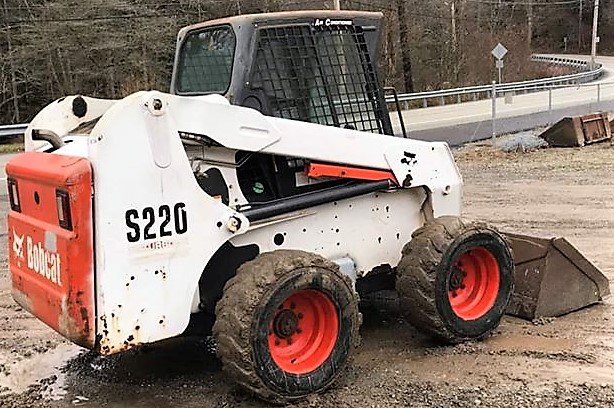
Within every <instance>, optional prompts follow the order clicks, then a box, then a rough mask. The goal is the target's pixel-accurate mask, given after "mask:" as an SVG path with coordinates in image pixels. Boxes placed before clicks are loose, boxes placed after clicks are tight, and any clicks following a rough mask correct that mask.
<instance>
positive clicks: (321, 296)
mask: <svg viewBox="0 0 614 408" xmlns="http://www.w3.org/2000/svg"><path fill="white" fill-rule="evenodd" d="M359 326H360V315H359V312H358V298H357V295H356V294H355V292H354V289H353V286H352V284H351V281H350V280H349V278H347V277H346V276H344V275H343V274H341V272H340V271H339V268H338V266H337V265H336V264H334V263H332V262H330V261H328V260H326V259H324V258H322V257H320V256H318V255H315V254H311V253H307V252H302V251H288V250H279V251H273V252H268V253H264V254H261V255H259V256H258V257H256V258H255V259H254V260H252V261H249V262H246V263H245V264H243V265H242V266H241V267H240V268H239V269H238V271H237V274H236V276H235V277H233V278H232V279H230V280H229V281H228V282H227V283H226V286H225V287H224V294H223V296H222V299H221V300H220V301H219V302H218V304H217V306H216V322H215V324H214V326H213V335H214V337H215V339H216V340H217V344H218V356H219V357H220V359H221V360H222V364H223V369H224V371H225V372H226V373H227V374H228V375H229V376H230V377H232V378H233V379H234V380H235V381H236V382H237V383H238V384H239V385H241V386H242V387H244V388H246V389H248V390H249V391H251V392H253V393H254V394H256V395H257V396H259V397H261V398H263V399H265V400H268V401H271V402H275V403H289V402H292V401H294V400H297V399H300V398H302V397H305V396H307V395H309V394H313V393H317V392H320V391H323V390H324V389H326V388H327V387H329V386H330V385H331V384H332V382H333V381H334V380H335V378H336V377H337V375H338V374H339V372H340V371H341V369H342V368H343V366H344V364H345V362H346V361H347V359H348V356H349V355H350V352H351V351H352V349H354V348H355V347H356V346H357V345H358V342H359V335H358V329H359Z"/></svg>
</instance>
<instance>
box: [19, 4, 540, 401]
mask: <svg viewBox="0 0 614 408" xmlns="http://www.w3.org/2000/svg"><path fill="white" fill-rule="evenodd" d="M381 17H382V16H381V14H379V13H363V12H360V13H359V12H326V11H311V12H293V13H275V14H267V15H249V16H240V17H233V18H228V19H225V20H217V21H213V22H208V23H204V24H198V25H195V26H191V27H188V28H185V29H183V30H182V31H181V32H180V33H179V37H178V47H177V56H176V64H175V69H174V74H173V80H172V86H171V93H170V94H166V93H161V92H157V91H149V92H138V93H135V94H132V95H130V96H128V97H126V98H124V99H122V100H118V101H108V100H100V99H93V98H87V97H82V96H72V97H67V98H63V99H60V100H58V101H56V102H53V103H51V104H50V105H48V106H47V107H46V108H44V109H43V110H42V111H41V112H40V113H39V114H38V115H37V116H36V117H35V118H34V120H33V121H32V122H31V124H30V126H29V127H28V129H27V131H26V136H25V144H26V150H27V152H26V153H23V154H21V155H19V156H17V157H15V158H14V159H13V160H11V162H10V163H9V164H8V165H7V174H8V189H9V200H10V212H9V215H8V231H9V253H10V255H9V263H10V271H11V276H12V282H13V296H14V298H15V300H16V301H17V302H18V303H19V304H20V305H22V306H23V307H24V308H25V309H27V310H29V311H30V312H32V313H33V314H34V315H36V316H37V317H38V318H39V319H41V320H42V321H44V322H45V323H47V324H48V325H49V326H51V327H52V328H53V329H55V330H56V331H58V332H59V333H61V334H62V335H64V336H65V337H67V338H68V339H70V340H72V341H73V342H75V343H77V344H79V345H81V346H83V347H86V348H89V349H93V350H96V351H97V352H99V353H101V354H103V355H110V354H113V353H118V352H122V351H125V350H128V349H131V348H134V347H137V346H139V345H142V344H146V343H152V342H156V341H159V340H163V339H167V338H171V337H174V336H178V335H181V334H183V333H185V332H186V331H187V330H199V331H200V332H202V333H212V334H213V336H214V337H215V339H216V341H217V352H218V354H219V356H220V358H221V360H222V362H223V365H224V369H225V371H226V372H227V373H228V374H229V375H230V376H231V377H232V378H233V379H234V380H235V381H236V382H238V383H239V384H240V385H242V386H243V387H244V388H246V389H247V390H250V391H252V392H253V393H255V394H256V395H258V396H260V397H262V398H265V399H268V400H271V401H275V402H290V401H293V400H296V399H299V398H302V397H304V396H306V395H309V394H311V393H314V392H319V391H322V390H324V389H326V388H327V387H328V386H329V385H330V384H331V383H332V382H333V380H334V379H335V378H336V376H337V375H338V374H339V373H340V371H341V370H342V368H343V366H344V363H345V362H346V360H347V358H348V356H349V355H350V353H351V352H352V350H353V349H354V348H355V347H356V346H357V345H358V342H359V335H358V330H359V327H360V323H361V315H360V313H359V309H358V300H359V297H360V296H364V295H366V294H368V293H370V292H373V291H378V290H382V289H390V288H393V289H394V288H396V290H397V291H398V293H399V296H400V303H401V305H402V309H403V312H404V313H405V314H406V315H407V317H408V319H409V320H410V321H411V322H412V324H414V325H415V326H416V327H417V328H419V329H421V330H423V331H425V332H427V333H430V334H433V335H435V336H437V337H439V338H441V339H443V340H445V341H448V342H452V343H454V342H461V341H465V340H470V339H478V338H483V337H484V336H486V335H487V334H488V333H490V332H491V331H492V330H493V329H495V328H496V327H497V326H498V324H499V322H500V319H501V317H502V315H503V314H504V313H505V310H506V308H507V307H508V305H509V302H510V298H511V296H512V293H513V287H514V261H513V257H512V252H511V250H510V246H509V244H508V241H507V240H506V238H505V237H504V236H503V235H501V234H500V233H499V232H497V231H496V230H495V229H494V228H492V227H490V226H488V225H485V224H481V223H466V222H463V221H462V220H461V219H460V214H461V189H462V179H461V176H460V174H459V172H458V169H457V167H456V165H455V163H454V159H453V157H452V154H451V152H450V149H449V148H448V145H447V144H445V143H440V142H437V143H435V142H424V141H418V140H412V139H408V138H404V137H396V136H393V135H392V127H391V125H390V118H389V115H388V111H387V108H386V104H385V101H384V97H383V91H382V88H381V87H380V86H379V82H378V74H377V69H376V64H375V60H376V56H377V55H378V33H379V27H380V21H381ZM41 143H42V145H41ZM540 256H541V255H540V254H539V253H537V255H536V256H535V257H533V258H531V259H528V260H527V261H531V262H533V261H536V262H537V261H539V259H541V258H540ZM542 258H543V257H542ZM532 268H533V267H532Z"/></svg>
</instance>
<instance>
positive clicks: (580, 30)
mask: <svg viewBox="0 0 614 408" xmlns="http://www.w3.org/2000/svg"><path fill="white" fill-rule="evenodd" d="M583 9H584V1H583V0H580V10H579V11H578V54H580V53H582V13H583V11H584V10H583Z"/></svg>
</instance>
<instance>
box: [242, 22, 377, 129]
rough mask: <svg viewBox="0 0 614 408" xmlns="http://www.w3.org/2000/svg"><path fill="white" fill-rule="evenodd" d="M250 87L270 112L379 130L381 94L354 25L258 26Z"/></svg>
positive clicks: (360, 30)
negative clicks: (263, 97) (264, 100)
mask: <svg viewBox="0 0 614 408" xmlns="http://www.w3.org/2000/svg"><path fill="white" fill-rule="evenodd" d="M251 86H252V88H254V89H261V90H262V91H263V92H264V94H265V95H266V97H267V100H268V104H269V107H270V110H271V114H272V115H273V116H278V117H282V118H287V119H295V120H302V121H306V122H313V123H319V124H323V125H330V126H339V127H347V128H351V129H357V130H363V131H368V132H375V133H384V128H383V123H382V115H383V110H382V109H383V106H382V100H383V99H382V97H381V95H380V94H379V93H380V90H379V86H378V82H377V76H376V73H375V69H374V67H373V64H372V63H371V61H370V59H369V53H368V50H367V44H366V42H365V37H364V34H363V32H362V28H361V27H359V26H328V27H326V26H319V27H313V26H310V25H298V26H297V25H294V26H284V27H267V28H261V29H259V30H258V43H257V52H256V60H255V63H254V66H253V68H252V74H251Z"/></svg>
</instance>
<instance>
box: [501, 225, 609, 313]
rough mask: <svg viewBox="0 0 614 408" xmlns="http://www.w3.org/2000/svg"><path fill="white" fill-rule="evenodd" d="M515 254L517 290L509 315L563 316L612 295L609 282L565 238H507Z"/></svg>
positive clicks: (513, 236) (515, 236)
mask: <svg viewBox="0 0 614 408" xmlns="http://www.w3.org/2000/svg"><path fill="white" fill-rule="evenodd" d="M506 236H507V238H508V240H509V241H510V243H511V246H512V251H513V253H514V263H515V265H516V267H515V271H514V282H515V285H516V287H515V290H514V293H513V294H512V300H511V302H510V305H509V306H508V308H507V311H506V313H507V314H510V315H513V316H518V317H521V318H524V319H529V320H533V319H537V318H540V317H556V316H561V315H564V314H566V313H569V312H573V311H575V310H579V309H582V308H584V307H586V306H589V305H592V304H594V303H597V302H599V301H601V300H602V299H603V298H605V297H606V296H608V295H609V294H610V285H609V282H608V279H607V278H606V277H605V275H603V274H602V273H601V271H599V269H597V267H595V265H593V264H592V263H591V262H590V261H589V260H588V259H586V258H585V257H584V256H583V255H582V254H581V253H580V252H579V251H578V250H577V249H576V248H574V247H573V246H572V245H571V244H570V243H569V241H567V240H566V239H565V238H551V239H543V238H536V237H531V236H527V235H517V234H506Z"/></svg>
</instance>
